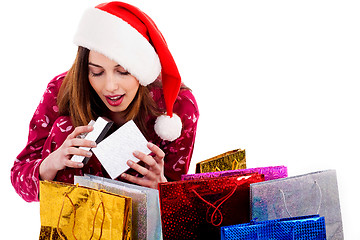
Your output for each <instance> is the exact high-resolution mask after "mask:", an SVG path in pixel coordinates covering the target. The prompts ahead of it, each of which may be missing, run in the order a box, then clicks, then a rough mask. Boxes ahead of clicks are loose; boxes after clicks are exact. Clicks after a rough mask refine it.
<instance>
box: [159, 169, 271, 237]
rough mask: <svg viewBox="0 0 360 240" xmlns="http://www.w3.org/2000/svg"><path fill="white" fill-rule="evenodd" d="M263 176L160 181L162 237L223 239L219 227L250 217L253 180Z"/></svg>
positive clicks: (260, 179)
mask: <svg viewBox="0 0 360 240" xmlns="http://www.w3.org/2000/svg"><path fill="white" fill-rule="evenodd" d="M261 181H264V176H263V175H260V174H251V175H244V176H232V177H219V178H209V179H201V180H189V181H178V182H168V183H161V184H159V190H160V210H161V220H162V228H163V238H164V240H166V239H171V240H176V239H220V227H221V226H227V225H234V224H240V223H245V222H249V221H250V184H251V183H256V182H261Z"/></svg>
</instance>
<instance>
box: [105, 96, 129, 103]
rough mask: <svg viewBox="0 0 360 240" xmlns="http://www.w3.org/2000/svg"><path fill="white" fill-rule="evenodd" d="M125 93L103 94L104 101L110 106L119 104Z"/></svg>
mask: <svg viewBox="0 0 360 240" xmlns="http://www.w3.org/2000/svg"><path fill="white" fill-rule="evenodd" d="M124 96H125V94H122V95H113V96H105V98H106V101H107V102H108V103H109V104H110V105H111V106H119V105H120V104H121V102H122V101H123V99H124Z"/></svg>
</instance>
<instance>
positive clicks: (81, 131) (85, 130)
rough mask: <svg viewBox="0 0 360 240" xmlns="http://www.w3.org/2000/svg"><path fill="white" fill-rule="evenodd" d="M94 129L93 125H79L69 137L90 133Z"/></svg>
mask: <svg viewBox="0 0 360 240" xmlns="http://www.w3.org/2000/svg"><path fill="white" fill-rule="evenodd" d="M93 129H94V127H93V126H91V125H87V126H79V127H76V128H75V130H74V131H73V132H72V133H71V134H69V136H68V137H69V138H76V137H77V136H78V135H80V134H84V133H89V132H91V131H92V130H93Z"/></svg>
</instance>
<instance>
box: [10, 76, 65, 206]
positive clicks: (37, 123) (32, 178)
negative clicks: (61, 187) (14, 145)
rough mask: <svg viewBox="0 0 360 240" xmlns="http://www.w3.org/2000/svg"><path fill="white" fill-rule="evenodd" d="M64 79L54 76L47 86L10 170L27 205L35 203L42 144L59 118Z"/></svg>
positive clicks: (13, 180) (43, 150)
mask: <svg viewBox="0 0 360 240" xmlns="http://www.w3.org/2000/svg"><path fill="white" fill-rule="evenodd" d="M64 76H65V73H63V74H61V75H59V76H57V77H55V78H54V79H53V80H51V81H50V83H49V84H48V85H47V88H46V90H45V93H44V95H43V97H42V98H41V100H40V103H39V105H38V107H37V108H36V111H35V113H34V115H33V117H32V119H31V121H30V125H29V135H28V141H27V144H26V146H25V148H24V149H23V150H22V151H21V153H20V154H19V155H18V156H17V158H16V159H15V162H14V166H13V167H12V169H11V183H12V185H13V186H14V188H15V191H16V192H17V193H18V194H19V195H20V196H21V197H22V198H23V199H24V200H25V201H27V202H32V201H38V194H39V167H40V164H41V162H42V160H43V155H45V154H44V152H45V151H46V149H44V144H45V141H46V139H47V138H48V135H49V132H50V130H51V127H52V125H53V123H54V121H55V120H56V119H57V117H58V107H57V94H58V90H59V88H60V85H61V83H62V80H63V78H64ZM46 155H48V154H46Z"/></svg>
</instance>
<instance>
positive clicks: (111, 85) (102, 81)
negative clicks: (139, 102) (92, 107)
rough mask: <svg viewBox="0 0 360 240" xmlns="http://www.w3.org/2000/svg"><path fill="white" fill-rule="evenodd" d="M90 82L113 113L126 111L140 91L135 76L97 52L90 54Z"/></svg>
mask: <svg viewBox="0 0 360 240" xmlns="http://www.w3.org/2000/svg"><path fill="white" fill-rule="evenodd" d="M89 81H90V84H91V86H92V87H93V88H94V90H95V91H96V93H97V94H98V95H99V97H100V98H101V100H102V101H103V102H104V103H105V105H106V106H107V107H108V108H109V109H110V110H111V111H112V112H122V111H124V110H126V108H127V107H128V106H129V105H130V103H131V102H132V100H133V99H134V98H135V95H136V93H137V91H138V89H139V81H138V80H137V79H136V78H135V77H134V76H132V75H131V74H130V73H129V72H127V71H126V70H125V69H124V68H123V67H122V66H120V65H119V64H118V63H116V62H114V61H113V60H110V59H109V58H107V57H105V56H104V55H102V54H100V53H98V52H95V51H90V53H89Z"/></svg>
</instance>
